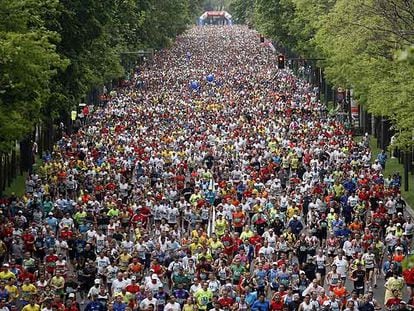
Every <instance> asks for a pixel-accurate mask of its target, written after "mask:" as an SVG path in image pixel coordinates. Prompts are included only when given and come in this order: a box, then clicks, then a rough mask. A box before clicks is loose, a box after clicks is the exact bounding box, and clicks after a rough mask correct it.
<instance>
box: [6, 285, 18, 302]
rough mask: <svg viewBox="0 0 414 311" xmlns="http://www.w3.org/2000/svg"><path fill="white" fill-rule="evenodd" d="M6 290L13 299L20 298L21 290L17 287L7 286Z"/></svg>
mask: <svg viewBox="0 0 414 311" xmlns="http://www.w3.org/2000/svg"><path fill="white" fill-rule="evenodd" d="M4 288H5V289H6V290H7V291H8V292H9V294H10V298H11V299H16V298H17V297H19V290H18V289H17V286H16V285H6V286H4Z"/></svg>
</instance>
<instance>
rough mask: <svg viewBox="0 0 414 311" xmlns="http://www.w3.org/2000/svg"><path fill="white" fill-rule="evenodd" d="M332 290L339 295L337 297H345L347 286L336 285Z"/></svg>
mask: <svg viewBox="0 0 414 311" xmlns="http://www.w3.org/2000/svg"><path fill="white" fill-rule="evenodd" d="M332 292H333V293H334V294H335V296H336V297H337V298H339V299H340V298H343V297H345V295H346V288H345V287H344V286H342V287H338V286H337V287H334V288H333V289H332Z"/></svg>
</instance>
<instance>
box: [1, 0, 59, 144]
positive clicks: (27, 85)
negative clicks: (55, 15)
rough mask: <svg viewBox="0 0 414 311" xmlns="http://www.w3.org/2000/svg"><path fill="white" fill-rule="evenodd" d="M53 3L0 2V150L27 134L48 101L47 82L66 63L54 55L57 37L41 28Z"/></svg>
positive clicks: (48, 86) (43, 26)
mask: <svg viewBox="0 0 414 311" xmlns="http://www.w3.org/2000/svg"><path fill="white" fill-rule="evenodd" d="M56 4H57V3H56V2H55V1H46V0H45V1H30V0H27V1H2V2H0V12H1V14H2V15H3V18H2V19H0V150H1V151H8V150H10V148H11V146H12V145H13V144H14V141H15V140H16V139H20V138H22V137H23V136H24V135H26V134H27V133H29V132H30V131H31V129H32V126H33V124H34V123H35V122H36V121H37V118H38V117H39V110H40V107H41V106H42V103H43V102H44V101H45V100H47V99H48V96H49V94H50V93H49V91H50V81H51V79H52V77H53V76H54V75H55V74H56V72H57V70H63V69H64V68H65V66H66V65H67V62H66V61H64V60H63V58H62V57H61V56H60V55H59V54H58V53H57V52H56V45H55V43H56V42H57V41H58V40H59V36H58V34H57V33H55V32H52V31H49V30H47V29H46V28H45V25H44V22H43V20H42V16H43V14H46V13H45V12H46V11H49V12H53V11H54V10H55V9H56Z"/></svg>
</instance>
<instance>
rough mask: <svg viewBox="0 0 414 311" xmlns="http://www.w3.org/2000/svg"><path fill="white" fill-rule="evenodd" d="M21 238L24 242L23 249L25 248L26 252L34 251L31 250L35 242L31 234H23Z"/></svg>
mask: <svg viewBox="0 0 414 311" xmlns="http://www.w3.org/2000/svg"><path fill="white" fill-rule="evenodd" d="M22 238H23V241H24V247H25V249H26V251H31V250H33V249H34V248H33V247H34V245H33V243H34V241H35V238H34V236H33V235H32V234H31V233H25V234H23V236H22Z"/></svg>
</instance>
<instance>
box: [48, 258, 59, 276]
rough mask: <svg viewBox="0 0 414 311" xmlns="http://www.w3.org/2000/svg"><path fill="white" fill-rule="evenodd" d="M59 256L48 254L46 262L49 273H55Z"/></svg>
mask: <svg viewBox="0 0 414 311" xmlns="http://www.w3.org/2000/svg"><path fill="white" fill-rule="evenodd" d="M58 259H59V258H58V256H56V255H55V254H52V255H46V257H45V263H46V271H47V272H49V273H53V272H54V271H55V269H56V261H57V260H58Z"/></svg>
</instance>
